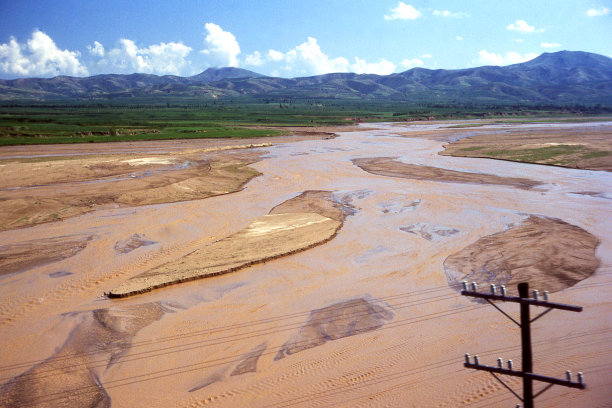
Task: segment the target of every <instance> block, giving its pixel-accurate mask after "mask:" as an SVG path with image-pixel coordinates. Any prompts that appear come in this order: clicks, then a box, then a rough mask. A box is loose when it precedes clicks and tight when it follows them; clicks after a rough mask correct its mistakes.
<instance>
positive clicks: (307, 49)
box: [244, 37, 396, 76]
mask: <svg viewBox="0 0 612 408" xmlns="http://www.w3.org/2000/svg"><path fill="white" fill-rule="evenodd" d="M244 63H245V64H246V65H253V66H260V65H263V64H270V65H272V66H273V67H274V66H276V67H278V68H274V69H272V71H271V72H272V75H279V72H283V74H284V75H289V76H307V75H320V74H328V73H332V72H355V73H357V74H379V75H388V74H391V73H393V72H394V71H395V68H396V65H395V64H394V63H393V62H391V61H388V60H386V59H381V60H379V61H378V62H368V61H366V60H365V59H361V58H358V57H355V59H354V60H353V62H351V61H349V60H348V59H347V58H345V57H335V58H333V57H330V56H329V55H327V54H326V53H325V52H323V50H322V49H321V46H320V45H319V43H318V41H317V39H316V38H314V37H308V39H307V40H306V41H305V42H303V43H301V44H299V45H297V46H296V47H293V48H291V49H289V50H288V51H287V52H281V51H277V50H272V49H270V50H268V52H266V53H261V52H259V51H255V52H253V53H252V54H249V55H247V56H246V57H245V59H244Z"/></svg>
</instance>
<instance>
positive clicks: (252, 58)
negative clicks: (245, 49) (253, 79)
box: [244, 51, 266, 67]
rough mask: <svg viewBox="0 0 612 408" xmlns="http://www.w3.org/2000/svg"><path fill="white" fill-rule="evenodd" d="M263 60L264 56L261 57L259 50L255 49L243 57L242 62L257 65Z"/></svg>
mask: <svg viewBox="0 0 612 408" xmlns="http://www.w3.org/2000/svg"><path fill="white" fill-rule="evenodd" d="M264 62H266V61H265V60H264V58H262V57H261V53H260V52H259V51H255V52H254V53H252V54H249V55H247V56H246V57H244V63H245V64H247V65H253V66H256V67H257V66H260V65H263V63H264Z"/></svg>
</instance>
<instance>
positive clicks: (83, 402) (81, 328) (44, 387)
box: [0, 303, 174, 408]
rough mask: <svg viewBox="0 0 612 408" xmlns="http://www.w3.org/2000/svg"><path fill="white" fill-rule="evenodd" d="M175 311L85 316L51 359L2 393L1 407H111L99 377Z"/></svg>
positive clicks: (152, 306)
mask: <svg viewBox="0 0 612 408" xmlns="http://www.w3.org/2000/svg"><path fill="white" fill-rule="evenodd" d="M173 311H174V309H173V307H171V306H169V305H164V304H160V303H146V304H142V305H135V306H127V307H119V308H113V309H98V310H94V311H92V312H87V313H81V314H80V316H78V318H80V319H81V320H82V321H81V323H79V324H78V325H77V326H76V327H75V329H74V330H73V331H72V333H71V334H70V337H69V338H68V340H67V341H66V342H65V343H64V345H63V346H62V347H61V348H60V349H59V350H58V351H57V352H56V353H55V354H54V355H53V356H51V357H50V358H48V359H47V360H45V361H43V362H41V363H39V364H37V365H35V366H34V367H32V368H31V369H29V370H27V371H26V372H24V373H23V374H21V375H19V376H17V377H15V378H14V379H12V380H10V381H9V382H7V383H5V384H4V385H3V386H2V387H1V388H0V405H2V406H4V407H24V406H37V407H38V406H48V407H92V408H94V407H95V408H101V407H110V406H111V398H110V396H109V395H108V393H107V392H106V390H105V389H104V386H103V385H102V384H101V383H100V380H99V375H100V373H102V372H104V370H105V369H107V368H108V367H110V366H111V365H112V364H114V363H115V362H116V361H117V360H119V359H120V358H121V357H122V356H123V355H124V354H125V353H127V351H128V350H129V348H130V345H131V340H132V337H134V335H135V334H136V333H138V331H140V330H141V329H142V328H144V327H146V326H148V325H149V324H151V323H153V322H154V321H157V320H159V319H160V318H161V317H162V316H163V315H164V314H165V313H167V312H173ZM75 390H78V392H77V391H75Z"/></svg>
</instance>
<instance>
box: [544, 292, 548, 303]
mask: <svg viewBox="0 0 612 408" xmlns="http://www.w3.org/2000/svg"><path fill="white" fill-rule="evenodd" d="M544 300H545V301H547V302H548V291H547V290H545V291H544Z"/></svg>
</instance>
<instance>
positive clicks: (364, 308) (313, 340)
mask: <svg viewBox="0 0 612 408" xmlns="http://www.w3.org/2000/svg"><path fill="white" fill-rule="evenodd" d="M391 319H393V313H392V312H391V311H390V310H388V309H387V308H385V307H383V306H381V305H378V304H376V303H374V302H372V301H369V300H367V299H366V298H358V299H351V300H347V301H344V302H340V303H336V304H334V305H331V306H327V307H324V308H322V309H317V310H313V311H312V312H310V317H309V318H308V321H307V322H306V324H305V325H304V326H303V327H302V328H300V330H299V331H298V332H297V333H296V334H295V335H294V336H293V337H292V338H291V339H289V340H288V341H287V342H286V343H285V344H284V345H283V347H281V349H280V350H279V351H278V353H277V354H276V357H274V360H280V359H282V358H284V357H287V356H289V355H292V354H295V353H299V352H300V351H304V350H308V349H310V348H313V347H317V346H321V345H323V344H325V343H327V342H328V341H333V340H338V339H342V338H344V337H349V336H355V335H357V334H361V333H366V332H369V331H372V330H376V329H379V328H381V327H382V326H383V325H384V324H385V323H386V322H388V321H389V320H391Z"/></svg>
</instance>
